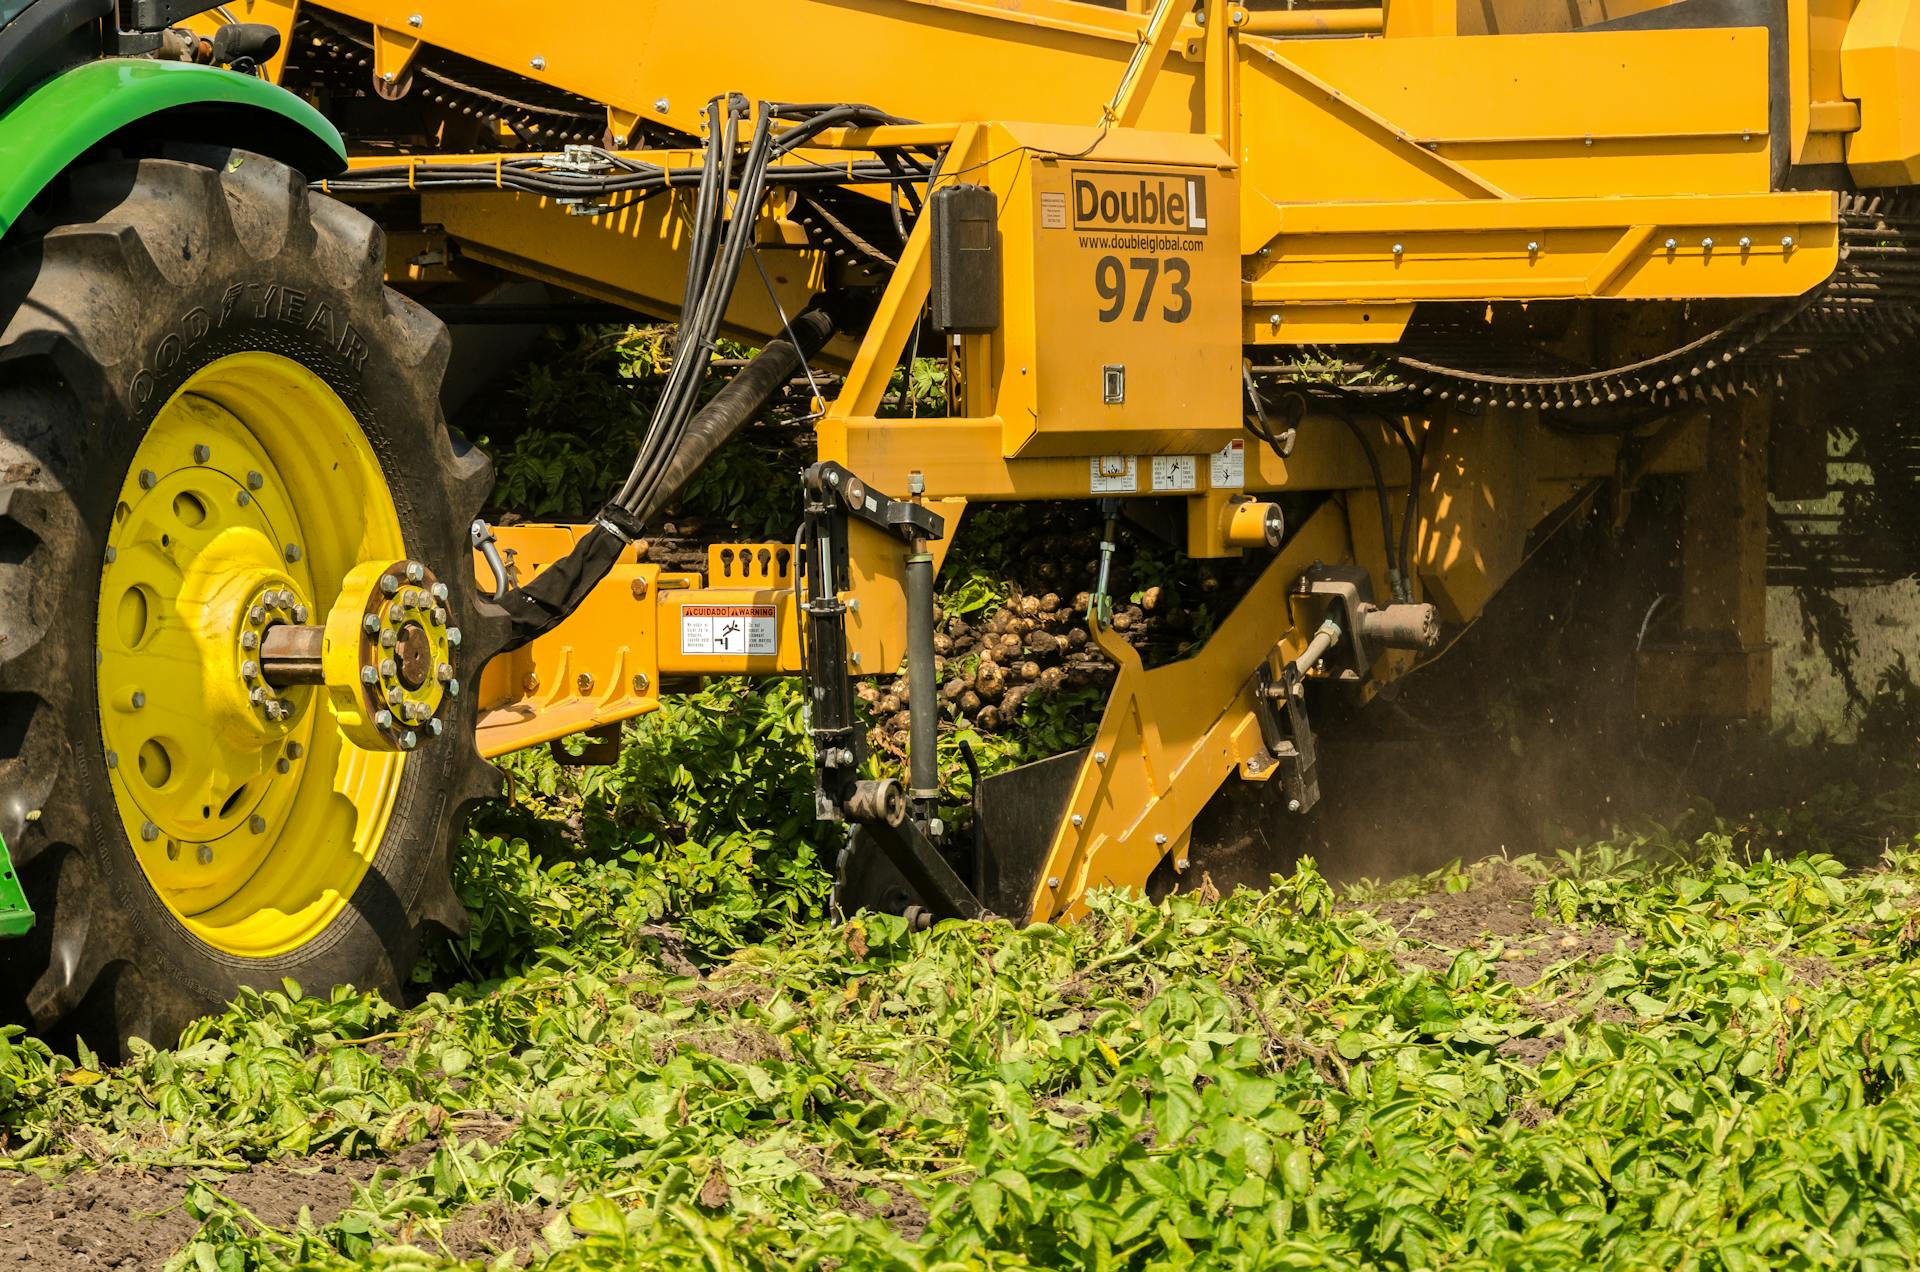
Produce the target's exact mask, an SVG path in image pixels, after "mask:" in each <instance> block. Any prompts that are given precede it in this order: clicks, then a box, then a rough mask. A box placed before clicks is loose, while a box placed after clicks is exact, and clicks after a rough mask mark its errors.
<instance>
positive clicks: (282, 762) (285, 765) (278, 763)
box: [273, 755, 293, 773]
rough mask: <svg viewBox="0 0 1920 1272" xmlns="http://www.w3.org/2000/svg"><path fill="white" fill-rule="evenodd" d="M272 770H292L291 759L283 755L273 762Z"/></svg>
mask: <svg viewBox="0 0 1920 1272" xmlns="http://www.w3.org/2000/svg"><path fill="white" fill-rule="evenodd" d="M273 771H274V772H276V773H290V772H292V771H293V761H292V760H289V759H288V758H287V757H286V756H284V755H283V756H281V757H280V758H279V759H277V760H275V761H274V762H273Z"/></svg>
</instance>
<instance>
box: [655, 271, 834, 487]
mask: <svg viewBox="0 0 1920 1272" xmlns="http://www.w3.org/2000/svg"><path fill="white" fill-rule="evenodd" d="M788 330H789V331H790V332H791V333H792V337H791V338H789V337H787V336H780V337H778V338H776V339H773V340H770V341H768V342H767V345H766V347H765V348H763V349H761V350H760V352H759V353H757V354H755V355H754V357H753V358H752V359H751V360H750V361H749V362H748V363H747V365H746V366H744V367H742V368H741V369H740V370H739V371H737V372H735V373H734V376H733V378H732V379H730V380H728V381H727V384H726V387H725V388H723V389H721V390H720V391H719V392H718V393H716V394H714V395H713V397H712V399H711V400H710V401H708V403H707V404H706V405H705V406H703V407H701V408H700V413H699V414H697V415H695V416H694V417H693V419H691V420H690V421H688V423H687V427H686V431H685V433H684V435H683V437H682V440H681V443H680V446H679V448H678V449H677V450H675V451H674V453H673V454H672V455H671V456H669V457H668V459H667V462H666V465H665V466H664V467H663V468H662V469H661V471H660V476H659V479H658V480H657V481H656V482H655V484H654V488H653V493H652V494H650V495H649V497H648V499H647V500H646V502H645V503H643V504H641V505H640V506H639V507H637V508H635V509H634V512H635V514H636V515H637V516H638V517H639V518H640V520H641V521H643V522H644V521H646V520H648V519H650V518H651V517H652V516H653V515H654V514H655V513H657V512H659V511H660V509H662V508H664V507H666V505H667V504H668V503H669V502H671V501H672V500H673V497H674V496H675V495H678V494H679V493H680V491H681V490H682V489H683V488H684V487H685V486H686V484H687V482H688V481H689V480H691V479H692V477H693V475H694V474H695V473H696V472H698V471H700V468H701V466H702V465H704V464H705V463H706V462H707V461H708V460H709V459H711V458H713V455H714V452H715V451H718V450H719V449H720V448H721V447H722V446H724V445H726V444H727V443H728V442H729V441H731V440H732V439H733V437H734V436H735V435H736V434H737V433H739V431H740V430H741V429H742V428H744V427H745V426H746V425H747V423H748V421H750V420H752V419H753V417H754V416H755V415H757V414H758V413H759V412H760V410H761V408H763V407H765V406H766V404H767V403H768V402H770V401H772V400H773V397H774V395H775V394H777V393H779V392H780V391H781V389H783V388H784V387H785V386H786V384H787V382H788V381H790V380H791V379H793V377H794V375H795V374H796V373H798V372H799V371H800V370H802V369H803V368H804V367H805V366H806V364H807V362H808V360H809V359H811V358H812V357H813V356H814V355H815V354H817V353H819V352H820V350H821V349H823V348H825V347H826V344H827V341H829V340H831V339H833V336H834V332H835V331H836V330H837V328H836V327H835V325H834V321H833V319H832V318H831V317H829V316H828V314H827V311H826V310H824V309H808V310H806V311H804V312H803V313H799V314H796V315H794V319H793V322H792V323H791V324H790V325H789V327H788ZM795 340H797V341H799V344H798V346H797V347H796V345H795V344H794V341H795Z"/></svg>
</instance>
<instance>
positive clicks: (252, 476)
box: [247, 469, 267, 490]
mask: <svg viewBox="0 0 1920 1272" xmlns="http://www.w3.org/2000/svg"><path fill="white" fill-rule="evenodd" d="M266 484H267V479H266V478H265V477H262V476H261V475H260V474H259V473H256V472H254V471H253V470H251V469H249V470H247V489H248V490H258V489H260V487H262V486H264V485H266Z"/></svg>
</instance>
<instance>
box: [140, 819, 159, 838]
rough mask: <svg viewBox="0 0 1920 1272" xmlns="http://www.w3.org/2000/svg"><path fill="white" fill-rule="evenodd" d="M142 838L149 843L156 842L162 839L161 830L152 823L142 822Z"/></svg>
mask: <svg viewBox="0 0 1920 1272" xmlns="http://www.w3.org/2000/svg"><path fill="white" fill-rule="evenodd" d="M140 838H142V839H144V840H146V841H147V842H148V843H152V842H153V841H154V840H156V839H158V838H160V828H159V827H158V826H156V825H154V824H153V823H152V822H141V823H140Z"/></svg>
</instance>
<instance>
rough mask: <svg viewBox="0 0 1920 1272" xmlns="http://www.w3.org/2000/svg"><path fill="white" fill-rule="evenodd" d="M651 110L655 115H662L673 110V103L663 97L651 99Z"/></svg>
mask: <svg viewBox="0 0 1920 1272" xmlns="http://www.w3.org/2000/svg"><path fill="white" fill-rule="evenodd" d="M653 109H654V111H655V112H656V113H658V114H662V115H664V114H666V113H667V112H668V111H669V110H671V109H673V103H672V102H669V101H668V100H667V99H666V98H664V97H656V98H654V99H653Z"/></svg>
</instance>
